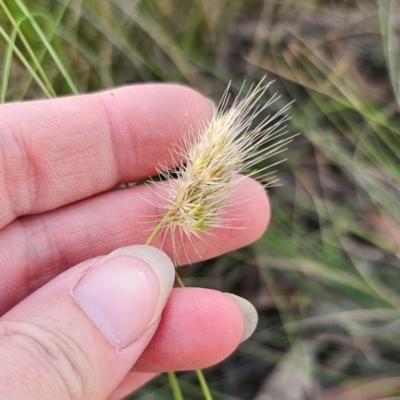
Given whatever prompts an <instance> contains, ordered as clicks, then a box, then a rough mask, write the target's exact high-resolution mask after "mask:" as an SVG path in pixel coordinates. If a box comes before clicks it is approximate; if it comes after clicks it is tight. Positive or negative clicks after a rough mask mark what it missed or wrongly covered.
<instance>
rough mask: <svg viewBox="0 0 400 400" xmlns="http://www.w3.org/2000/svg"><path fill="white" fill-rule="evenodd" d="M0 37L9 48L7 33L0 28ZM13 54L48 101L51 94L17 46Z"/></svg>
mask: <svg viewBox="0 0 400 400" xmlns="http://www.w3.org/2000/svg"><path fill="white" fill-rule="evenodd" d="M0 35H1V36H3V38H4V40H5V41H6V42H7V43H8V45H9V46H10V43H11V37H10V36H9V35H8V34H7V32H6V31H5V30H4V29H3V28H2V27H1V26H0ZM14 53H15V54H16V55H17V57H18V58H19V59H20V61H21V62H22V64H24V66H25V68H26V69H27V70H28V72H29V73H30V74H31V75H32V77H33V79H34V80H35V82H36V83H37V84H38V85H39V87H40V88H41V89H42V91H43V93H44V94H45V95H46V97H48V98H49V99H50V98H52V97H53V96H52V94H51V93H50V92H49V90H48V89H47V87H46V85H45V84H44V82H43V81H42V80H41V79H40V77H39V75H38V74H37V73H36V72H35V70H34V69H33V68H32V66H31V65H30V64H29V62H28V60H27V59H26V58H25V56H24V55H23V54H22V52H21V51H20V50H19V49H18V47H17V46H14Z"/></svg>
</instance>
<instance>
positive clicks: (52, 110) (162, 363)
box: [0, 85, 269, 399]
mask: <svg viewBox="0 0 400 400" xmlns="http://www.w3.org/2000/svg"><path fill="white" fill-rule="evenodd" d="M211 117H212V109H211V106H210V104H209V102H208V101H207V100H206V99H205V98H204V97H203V96H201V95H200V94H199V93H197V92H195V91H193V90H191V89H189V88H185V87H182V86H178V85H137V86H130V87H124V88H120V89H115V90H111V91H106V92H102V93H97V94H91V95H85V96H76V97H70V98H61V99H56V100H44V101H35V102H25V103H11V104H6V105H2V106H0V248H1V249H2V251H1V252H0V276H1V277H2V278H1V280H0V315H2V317H1V318H0V371H3V372H0V387H2V388H5V391H4V390H3V389H2V393H3V396H5V397H4V398H18V395H20V392H18V390H20V388H21V387H23V388H28V389H29V393H30V394H32V393H35V394H36V395H37V398H41V399H50V398H77V399H84V398H107V397H108V398H110V399H118V398H121V397H123V396H124V395H126V394H127V393H129V392H131V391H133V390H134V389H135V388H137V387H138V386H140V385H142V384H143V383H145V382H147V381H148V380H149V379H151V378H152V377H153V376H155V375H156V374H158V373H160V372H163V371H168V370H188V369H197V368H204V367H207V366H210V365H213V364H215V363H218V362H219V361H221V360H222V359H224V358H225V357H227V356H228V355H229V354H230V353H231V352H232V351H233V350H234V349H235V348H236V347H237V345H238V344H239V342H240V340H241V336H242V333H243V318H242V316H241V313H240V311H239V310H238V308H237V306H236V304H235V302H234V301H232V300H230V299H229V298H228V297H227V296H225V295H223V294H222V293H219V292H217V291H213V290H208V289H202V288H184V289H182V288H176V289H173V290H172V293H171V295H170V297H169V300H168V303H167V305H166V307H165V309H164V312H163V315H162V318H161V321H160V325H159V326H158V329H155V328H154V332H150V333H149V335H150V336H149V338H148V343H147V342H146V343H144V342H143V343H142V344H140V343H139V345H133V346H130V347H131V348H130V349H129V350H127V351H124V352H122V353H120V354H119V353H118V354H117V353H116V352H115V351H114V349H112V348H111V346H110V345H109V343H108V342H107V341H105V340H104V338H103V337H101V335H100V334H99V332H98V331H96V328H95V327H94V326H93V324H91V323H90V322H88V320H87V319H85V316H83V315H82V313H81V312H80V310H78V309H77V307H76V306H74V305H73V304H72V300H71V299H70V294H69V292H68V291H67V290H66V288H68V287H69V286H68V285H70V284H71V282H73V280H74V279H77V278H76V276H77V274H79V273H81V272H79V271H82V270H83V269H84V268H85V265H86V266H87V265H88V263H89V262H90V260H91V259H93V258H95V257H99V256H102V255H105V254H107V253H109V252H111V251H113V250H115V249H117V248H119V247H123V246H127V245H132V244H143V243H145V241H146V239H147V238H148V236H149V234H150V231H151V227H152V226H153V225H152V224H150V225H149V224H148V225H146V224H145V225H143V221H146V216H155V219H156V218H159V217H160V216H161V215H162V210H161V209H159V208H157V207H155V206H154V205H153V204H154V203H155V202H159V201H160V199H159V197H158V196H157V193H162V190H163V189H162V185H160V184H154V185H153V186H151V187H149V186H145V185H139V186H134V187H130V188H129V189H125V190H113V191H112V190H111V189H113V188H114V187H115V186H116V185H118V184H120V183H124V182H133V181H136V180H142V179H146V178H148V177H149V176H151V175H155V173H156V169H157V166H159V164H160V163H162V164H165V163H166V164H167V165H169V166H171V167H172V166H173V162H172V157H171V155H170V153H169V152H168V148H169V147H170V144H171V143H173V142H178V141H179V139H180V138H181V137H182V135H185V134H186V133H187V132H188V131H189V130H190V128H191V127H193V126H198V125H199V124H201V123H203V124H204V123H205V122H206V121H208V120H209V119H210V118H211ZM241 193H245V194H246V198H251V199H252V201H250V202H249V201H247V202H244V201H243V197H242V196H241ZM224 212H225V213H226V218H227V219H232V222H231V223H230V228H219V229H214V230H213V231H212V232H210V234H209V235H207V238H206V240H204V239H196V238H194V239H193V240H190V241H188V240H183V241H182V240H181V239H180V238H179V237H175V238H171V237H170V236H169V235H168V234H166V235H165V236H164V235H159V236H157V237H156V238H155V240H154V241H153V243H152V245H153V246H155V247H159V248H161V249H162V250H163V251H165V252H166V253H167V254H169V255H170V256H171V257H172V258H175V260H178V262H181V263H187V262H188V261H190V262H196V261H199V260H202V259H207V258H212V257H216V256H218V255H220V254H223V253H226V252H229V251H232V250H234V249H237V248H240V247H243V246H246V245H247V244H249V243H251V242H253V241H255V240H256V239H258V238H259V237H260V236H261V235H262V233H263V232H264V230H265V229H266V226H267V224H268V219H269V204H268V200H267V197H266V195H265V193H264V190H263V188H262V187H261V186H260V185H259V184H258V183H256V182H255V181H253V180H251V179H244V180H243V181H241V183H240V184H239V185H238V186H237V187H236V190H235V191H234V192H232V194H231V196H230V201H229V204H228V205H227V206H226V209H225V210H224ZM238 216H240V218H238ZM231 228H232V229H231ZM236 228H240V229H236ZM173 243H174V245H175V249H173ZM55 316H57V318H56V321H57V322H59V325H57V327H56V328H54V321H55V319H54V318H55ZM60 316H61V317H60ZM16 321H17V322H18V324H17V323H16ZM66 321H67V322H68V321H69V322H68V323H73V324H74V325H73V327H74V329H71V327H70V325H68V324H67V322H66ZM65 337H67V338H68V340H71V343H73V346H74V347H73V348H74V349H76V353H77V356H76V357H65V358H66V359H65V362H63V363H59V364H57V365H56V367H54V359H52V357H49V354H48V353H49V349H46V347H45V346H44V343H49V340H50V341H51V343H52V346H54V347H53V348H52V349H51V351H50V353H51V354H53V353H52V352H54V354H64V353H65V350H64V349H63V343H64V344H65ZM88 337H90V338H91V340H89V341H88V340H87V338H88ZM38 338H41V339H40V340H39V339H38ZM60 338H63V340H61V339H60ZM33 339H35V340H33ZM68 343H69V342H68ZM44 350H46V351H44ZM46 352H47V353H46ZM57 359H59V358H57ZM82 360H85V362H83V361H82ZM132 365H133V366H132ZM50 366H51V367H50ZM77 377H78V378H77ZM10 380H12V382H14V383H15V384H11V383H10V382H11V381H10ZM43 382H46V383H45V387H44V388H43V386H44V384H43ZM71 382H72V383H71ZM28 389H27V390H28ZM54 396H56V397H54ZM30 398H36V397H32V396H30Z"/></svg>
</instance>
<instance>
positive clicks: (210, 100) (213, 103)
mask: <svg viewBox="0 0 400 400" xmlns="http://www.w3.org/2000/svg"><path fill="white" fill-rule="evenodd" d="M206 99H207V100H208V102H209V104H210V105H211V108H212V110H213V112H214V114H216V112H217V106H216V105H215V102H214V100H213V99H211V98H210V97H206Z"/></svg>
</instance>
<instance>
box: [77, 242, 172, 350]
mask: <svg viewBox="0 0 400 400" xmlns="http://www.w3.org/2000/svg"><path fill="white" fill-rule="evenodd" d="M174 274H175V268H174V266H173V264H172V261H171V260H170V259H169V258H168V256H167V255H166V254H165V253H163V252H162V251H161V250H158V249H156V248H154V247H151V246H129V247H123V248H120V249H118V250H116V251H114V252H112V253H110V254H109V255H107V256H105V257H104V258H103V259H101V261H100V262H98V263H96V264H95V265H94V266H93V268H92V269H90V270H89V271H88V272H87V273H86V274H85V275H84V276H83V277H82V278H81V279H80V280H79V282H78V283H77V284H76V286H75V287H74V289H73V291H72V295H73V297H74V299H75V301H76V302H77V303H78V305H79V307H80V308H81V309H82V311H83V312H84V313H85V314H86V315H87V317H88V318H89V319H90V320H91V321H92V322H93V323H94V324H95V325H96V326H97V328H98V329H99V330H100V332H101V333H102V334H103V336H104V337H105V338H106V339H107V340H108V342H109V343H110V344H111V345H112V346H113V347H115V348H116V349H121V348H123V347H125V346H127V345H129V344H131V343H132V342H134V341H135V340H136V339H137V338H138V337H139V336H141V335H142V334H143V333H144V332H145V331H146V330H147V329H148V328H149V327H150V326H151V325H152V324H153V322H155V321H156V320H157V319H158V318H159V316H160V315H161V312H162V310H163V308H164V306H165V304H166V302H167V299H168V296H169V294H170V292H171V289H172V286H173V283H174V276H175V275H174Z"/></svg>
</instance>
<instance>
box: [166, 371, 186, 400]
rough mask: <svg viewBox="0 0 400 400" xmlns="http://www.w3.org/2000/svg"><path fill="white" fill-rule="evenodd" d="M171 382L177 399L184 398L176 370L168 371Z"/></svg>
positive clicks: (181, 399)
mask: <svg viewBox="0 0 400 400" xmlns="http://www.w3.org/2000/svg"><path fill="white" fill-rule="evenodd" d="M168 379H169V384H170V385H171V389H172V393H173V395H174V399H175V400H184V399H183V396H182V392H181V388H180V387H179V382H178V379H177V377H176V375H175V372H172V371H171V372H168Z"/></svg>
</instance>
